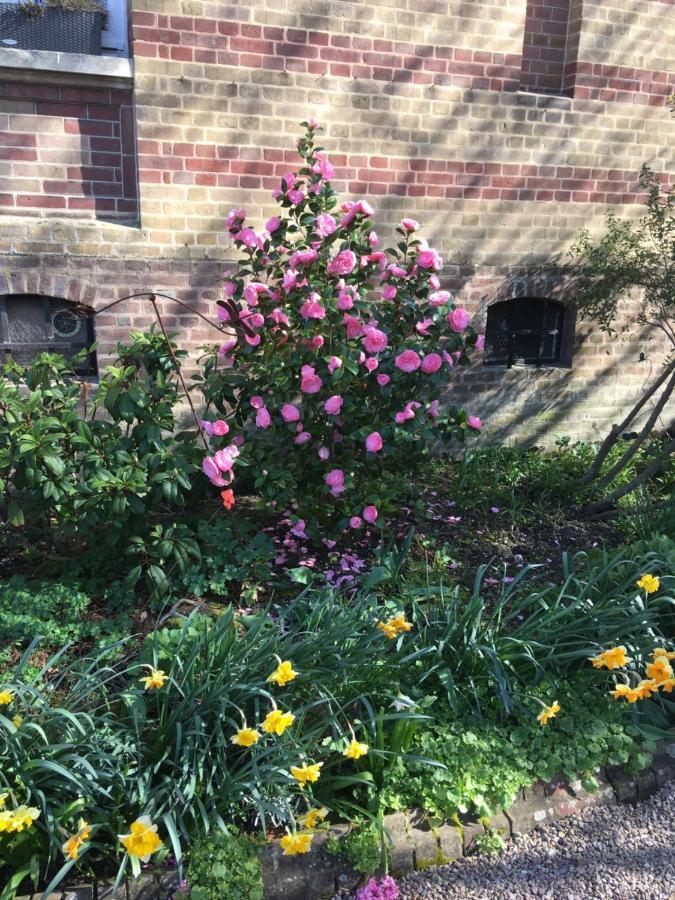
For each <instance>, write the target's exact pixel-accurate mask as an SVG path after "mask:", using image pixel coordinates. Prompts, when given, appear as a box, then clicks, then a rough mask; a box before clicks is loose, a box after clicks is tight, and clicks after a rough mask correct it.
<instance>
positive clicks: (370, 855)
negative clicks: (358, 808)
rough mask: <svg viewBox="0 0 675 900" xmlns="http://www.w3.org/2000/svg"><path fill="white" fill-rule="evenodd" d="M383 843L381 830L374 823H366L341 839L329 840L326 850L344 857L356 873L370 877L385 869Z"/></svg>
mask: <svg viewBox="0 0 675 900" xmlns="http://www.w3.org/2000/svg"><path fill="white" fill-rule="evenodd" d="M383 841H384V834H383V830H382V828H381V827H380V826H379V825H378V824H377V823H376V822H368V823H365V824H362V825H357V826H356V827H355V828H352V829H351V830H350V831H348V832H347V834H346V835H345V836H344V837H343V838H342V839H337V838H329V839H328V841H327V842H326V849H327V850H328V852H329V853H333V854H334V855H338V854H339V855H340V856H344V858H345V859H346V860H347V861H348V862H349V863H350V864H351V866H352V868H354V869H356V871H357V872H361V873H362V874H363V875H372V874H374V873H375V872H377V871H378V870H380V869H384V868H385V866H384V865H383V862H384V855H386V847H384V845H383Z"/></svg>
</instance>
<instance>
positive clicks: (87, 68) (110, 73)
mask: <svg viewBox="0 0 675 900" xmlns="http://www.w3.org/2000/svg"><path fill="white" fill-rule="evenodd" d="M133 76H134V69H133V63H132V62H131V60H130V59H127V58H126V57H121V56H91V55H89V54H85V53H82V54H80V53H57V52H55V51H53V50H19V49H14V48H11V49H10V48H7V47H0V77H2V78H6V79H11V80H18V81H32V82H44V81H46V80H50V81H59V82H60V83H79V84H83V83H84V84H97V85H98V84H112V85H118V86H122V85H124V86H129V85H130V84H131V82H132V81H133Z"/></svg>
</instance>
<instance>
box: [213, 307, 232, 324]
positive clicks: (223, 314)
mask: <svg viewBox="0 0 675 900" xmlns="http://www.w3.org/2000/svg"><path fill="white" fill-rule="evenodd" d="M216 314H217V316H218V319H219V321H220V322H229V321H230V318H231V316H230V313H229V311H228V310H227V309H225V307H224V306H219V307H218V309H217V310H216Z"/></svg>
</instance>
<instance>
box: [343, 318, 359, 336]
mask: <svg viewBox="0 0 675 900" xmlns="http://www.w3.org/2000/svg"><path fill="white" fill-rule="evenodd" d="M342 324H343V325H344V326H345V328H346V329H347V337H348V338H357V337H360V336H361V335H362V334H363V322H362V321H361V319H359V318H358V316H350V315H349V313H345V314H344V316H343V317H342Z"/></svg>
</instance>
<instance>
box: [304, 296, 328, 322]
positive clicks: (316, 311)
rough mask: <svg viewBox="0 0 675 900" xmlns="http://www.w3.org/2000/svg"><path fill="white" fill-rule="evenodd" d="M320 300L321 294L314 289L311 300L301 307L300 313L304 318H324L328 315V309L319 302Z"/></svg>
mask: <svg viewBox="0 0 675 900" xmlns="http://www.w3.org/2000/svg"><path fill="white" fill-rule="evenodd" d="M320 300H321V297H320V296H319V294H317V293H316V292H314V291H312V293H311V294H310V295H309V300H307V301H305V303H303V304H302V306H301V307H300V315H301V316H302V318H303V319H324V318H325V317H326V310H325V309H324V307H323V306H322V305H321V303H320V302H319V301H320Z"/></svg>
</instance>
